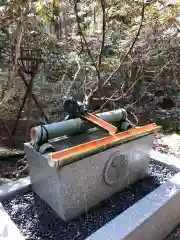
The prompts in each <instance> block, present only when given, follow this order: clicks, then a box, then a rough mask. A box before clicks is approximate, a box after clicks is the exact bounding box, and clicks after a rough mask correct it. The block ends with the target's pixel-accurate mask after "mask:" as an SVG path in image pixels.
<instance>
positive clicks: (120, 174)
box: [104, 152, 128, 185]
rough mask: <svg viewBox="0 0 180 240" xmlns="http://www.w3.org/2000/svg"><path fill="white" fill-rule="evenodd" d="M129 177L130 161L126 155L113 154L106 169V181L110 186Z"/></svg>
mask: <svg viewBox="0 0 180 240" xmlns="http://www.w3.org/2000/svg"><path fill="white" fill-rule="evenodd" d="M127 175H128V160H127V156H126V155H125V154H122V153H121V152H115V153H113V154H112V155H111V156H110V158H109V160H108V161H107V163H106V165H105V169H104V181H105V182H106V184H108V185H114V184H117V183H119V182H121V181H124V179H125V178H126V177H127Z"/></svg>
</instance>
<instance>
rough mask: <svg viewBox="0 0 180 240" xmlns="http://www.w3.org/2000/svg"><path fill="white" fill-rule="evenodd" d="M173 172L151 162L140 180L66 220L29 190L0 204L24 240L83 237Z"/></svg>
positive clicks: (81, 239)
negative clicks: (146, 172) (144, 175)
mask: <svg viewBox="0 0 180 240" xmlns="http://www.w3.org/2000/svg"><path fill="white" fill-rule="evenodd" d="M175 174H176V172H175V171H173V170H171V169H170V168H168V167H167V166H165V165H164V164H160V163H157V162H154V161H152V162H151V163H150V166H149V171H148V176H147V177H145V178H144V179H143V180H140V181H138V182H136V183H135V184H133V185H131V186H129V187H127V188H125V189H124V190H123V191H121V192H118V193H116V194H115V195H113V196H112V197H110V198H108V199H107V200H105V201H103V202H101V203H99V204H98V205H96V206H95V207H93V208H91V209H90V210H89V211H87V212H86V214H83V215H80V216H78V217H76V218H75V219H73V220H70V221H68V222H63V221H62V220H61V219H60V218H59V217H58V216H57V215H56V213H55V212H54V211H53V210H52V209H51V208H50V207H49V206H48V205H47V204H46V203H45V202H44V201H43V200H41V199H40V198H39V197H38V196H37V195H36V194H35V193H33V192H32V191H30V192H28V193H26V194H23V195H20V194H19V195H16V196H15V197H13V198H11V199H8V200H6V201H3V202H2V204H3V206H4V208H5V210H6V211H7V212H8V214H9V215H10V217H11V219H12V220H13V221H14V222H15V224H16V225H17V227H18V228H19V230H20V231H21V233H22V235H24V236H25V239H26V240H40V239H42V240H51V239H52V240H59V239H63V240H66V239H73V240H84V239H86V238H87V237H88V236H90V235H91V234H93V233H94V232H95V231H97V230H98V229H100V228H101V227H102V226H104V225H105V224H106V223H108V222H110V221H111V220H112V219H114V218H115V217H116V216H117V215H119V214H121V213H122V212H124V211H125V210H126V209H128V208H129V207H130V206H132V205H133V204H135V203H136V202H138V201H139V200H140V199H142V198H143V197H145V196H146V195H147V194H149V193H150V192H152V191H153V190H155V189H156V188H157V187H158V186H160V185H161V184H162V183H164V182H165V181H166V180H168V179H169V178H171V177H172V176H173V175H175ZM84 200H86V197H85V196H84Z"/></svg>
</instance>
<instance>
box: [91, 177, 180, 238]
mask: <svg viewBox="0 0 180 240" xmlns="http://www.w3.org/2000/svg"><path fill="white" fill-rule="evenodd" d="M179 221H180V173H178V174H176V175H175V176H174V177H173V178H171V179H170V180H168V181H167V182H166V183H164V184H162V185H161V186H160V187H159V188H157V189H156V190H154V191H153V192H152V193H150V194H148V195H147V196H146V197H144V198H143V199H142V200H140V201H139V202H138V203H136V204H134V205H133V206H132V207H130V208H128V209H127V210H126V211H124V212H123V213H122V214H121V215H119V216H118V217H116V218H115V219H113V220H112V221H111V222H109V223H108V224H106V225H105V226H104V227H102V228H100V229H99V230H98V231H97V232H95V233H94V234H92V235H91V236H90V237H88V238H87V239H86V240H105V239H107V240H120V239H126V240H139V239H142V240H163V239H164V238H165V237H166V236H167V235H168V234H169V233H170V232H171V231H172V230H173V229H174V228H175V227H176V225H177V224H178V223H179Z"/></svg>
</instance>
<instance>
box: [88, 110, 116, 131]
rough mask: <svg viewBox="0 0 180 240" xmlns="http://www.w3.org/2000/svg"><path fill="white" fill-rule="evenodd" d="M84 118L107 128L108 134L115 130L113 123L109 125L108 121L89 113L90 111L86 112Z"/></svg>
mask: <svg viewBox="0 0 180 240" xmlns="http://www.w3.org/2000/svg"><path fill="white" fill-rule="evenodd" d="M84 118H85V119H86V120H88V121H90V122H92V123H94V124H96V125H98V126H99V127H101V128H103V129H105V130H107V131H108V132H109V135H113V134H115V133H116V132H117V128H116V127H115V126H113V125H111V124H110V123H108V122H106V121H104V120H103V119H101V118H99V117H97V116H95V115H93V114H91V113H87V114H86V115H85V116H84Z"/></svg>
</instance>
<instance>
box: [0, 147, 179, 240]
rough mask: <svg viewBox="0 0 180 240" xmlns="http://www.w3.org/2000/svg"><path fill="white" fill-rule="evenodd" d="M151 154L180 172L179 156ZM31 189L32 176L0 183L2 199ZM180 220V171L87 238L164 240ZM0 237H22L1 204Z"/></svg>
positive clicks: (94, 239)
mask: <svg viewBox="0 0 180 240" xmlns="http://www.w3.org/2000/svg"><path fill="white" fill-rule="evenodd" d="M151 157H153V158H155V160H157V161H160V162H162V163H164V164H168V165H169V166H170V167H172V169H176V170H178V171H180V168H179V167H178V161H179V160H178V159H175V158H174V157H172V156H168V158H167V155H165V154H161V153H158V152H154V151H153V153H151ZM29 189H30V181H29V177H28V178H24V179H20V180H18V181H15V182H13V183H10V184H6V185H3V186H0V201H1V200H3V199H7V198H9V197H11V196H14V195H16V194H17V193H22V194H23V193H24V192H27V191H28V190H29ZM179 221H180V173H178V174H176V175H175V176H174V177H173V178H171V179H169V180H168V181H167V182H165V183H164V184H162V185H161V186H160V187H159V188H157V189H156V190H154V191H153V192H152V193H150V194H149V195H147V196H146V197H144V198H143V199H142V200H140V201H139V202H138V203H136V204H134V205H133V206H132V207H130V208H129V209H127V210H126V211H125V212H123V213H122V214H120V215H119V216H117V217H116V218H114V219H113V220H112V221H111V222H109V223H108V224H106V225H105V226H104V227H102V228H100V229H99V230H98V231H97V232H95V233H94V234H92V235H91V236H90V237H88V238H87V240H96V239H97V240H101V239H102V240H120V239H127V240H131V239H132V240H136V239H137V240H139V239H142V240H163V239H164V238H165V237H166V236H167V235H168V234H169V233H170V232H171V231H172V230H173V229H174V228H175V227H176V225H177V224H178V223H179ZM0 239H7V240H14V239H18V240H23V239H24V238H23V237H22V236H21V235H20V233H19V231H18V230H17V228H16V226H15V225H14V223H13V222H12V221H11V220H10V217H9V216H8V214H7V213H6V211H5V210H4V208H3V207H2V205H1V204H0Z"/></svg>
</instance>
